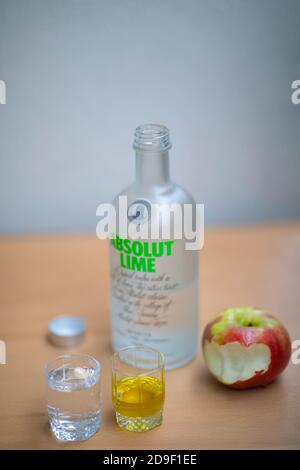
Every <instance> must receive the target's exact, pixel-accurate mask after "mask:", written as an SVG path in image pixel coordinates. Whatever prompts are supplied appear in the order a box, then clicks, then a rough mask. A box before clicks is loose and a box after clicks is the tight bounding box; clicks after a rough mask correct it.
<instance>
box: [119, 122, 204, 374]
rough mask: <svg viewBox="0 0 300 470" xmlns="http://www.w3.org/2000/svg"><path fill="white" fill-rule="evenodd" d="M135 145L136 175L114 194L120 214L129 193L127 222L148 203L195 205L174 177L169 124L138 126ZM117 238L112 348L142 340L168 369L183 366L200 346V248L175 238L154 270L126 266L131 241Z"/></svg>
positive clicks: (137, 214)
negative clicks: (161, 356) (188, 247)
mask: <svg viewBox="0 0 300 470" xmlns="http://www.w3.org/2000/svg"><path fill="white" fill-rule="evenodd" d="M133 147H134V149H135V151H136V177H135V181H134V182H133V183H132V184H131V185H130V186H128V187H127V188H126V189H124V190H123V191H121V192H120V193H119V194H118V195H117V196H116V198H115V200H114V205H115V208H116V212H117V214H118V211H119V210H120V206H119V196H126V197H127V201H128V207H127V216H128V220H129V221H128V223H130V220H134V219H139V217H141V216H142V209H143V205H148V204H149V203H152V204H153V203H154V204H167V205H171V204H172V203H178V204H180V205H183V204H192V205H193V207H194V206H195V202H194V200H193V198H192V197H191V196H190V195H189V194H188V192H187V191H185V190H184V189H183V188H181V187H180V186H178V185H177V184H175V183H174V182H172V181H171V179H170V173H169V149H170V148H171V143H170V138H169V130H168V129H167V128H166V127H165V126H161V125H157V124H146V125H142V126H139V127H138V128H137V129H136V131H135V137H134V145H133ZM130 209H132V210H133V214H132V211H131V212H130ZM134 211H135V213H134ZM135 222H136V220H135ZM163 223H164V219H163V218H162V224H163ZM117 241H118V243H119V245H118V244H117V243H116V240H112V243H111V246H110V262H111V321H112V342H113V349H114V351H117V350H119V349H121V348H123V347H126V346H130V345H137V344H143V345H147V346H150V347H153V348H155V349H158V350H160V351H161V352H163V353H164V355H165V359H166V368H167V369H174V368H177V367H180V366H183V365H184V364H186V363H188V362H190V361H191V360H192V359H193V358H194V357H195V355H196V354H197V347H198V337H199V319H198V316H199V315H198V314H199V298H198V289H199V279H198V265H199V256H198V251H194V250H186V248H185V240H184V239H179V240H178V239H176V240H174V241H172V242H171V244H172V246H169V255H168V253H167V248H168V247H166V246H165V247H164V248H165V251H164V253H163V255H162V256H159V257H157V258H155V260H154V262H155V269H154V270H153V269H150V271H152V272H149V271H148V272H143V270H142V269H140V270H139V271H138V270H136V269H135V267H134V266H131V265H130V263H129V265H128V262H127V259H128V260H129V261H130V255H126V254H125V252H126V251H127V253H128V252H130V250H131V248H130V244H132V242H126V243H125V250H124V240H122V239H121V240H117ZM152 242H153V240H148V243H147V244H148V247H150V249H151V246H152ZM126 247H127V248H126ZM120 248H121V250H120ZM122 250H123V253H122ZM124 251H125V252H124ZM156 251H158V249H157V250H156ZM156 254H157V253H156ZM158 254H160V253H158ZM146 261H148V260H146ZM139 268H141V267H139Z"/></svg>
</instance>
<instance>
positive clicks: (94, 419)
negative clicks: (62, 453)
mask: <svg viewBox="0 0 300 470" xmlns="http://www.w3.org/2000/svg"><path fill="white" fill-rule="evenodd" d="M49 418H50V419H49V423H50V428H51V430H52V432H53V434H54V436H55V437H56V439H58V440H59V441H65V442H66V441H86V440H87V439H89V438H90V437H92V436H93V435H94V434H96V433H97V432H98V431H99V429H100V426H101V419H100V415H99V414H96V415H92V416H88V417H84V418H83V417H81V418H80V419H78V418H77V419H74V417H70V416H59V417H57V416H52V417H51V416H49Z"/></svg>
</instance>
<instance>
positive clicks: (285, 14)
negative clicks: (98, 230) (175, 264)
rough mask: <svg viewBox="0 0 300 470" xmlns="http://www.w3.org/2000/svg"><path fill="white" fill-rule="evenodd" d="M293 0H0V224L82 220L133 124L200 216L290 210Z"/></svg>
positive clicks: (295, 113) (5, 229)
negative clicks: (158, 136)
mask: <svg viewBox="0 0 300 470" xmlns="http://www.w3.org/2000/svg"><path fill="white" fill-rule="evenodd" d="M299 46H300V1H297V0H287V1H285V0H282V1H278V0H252V1H246V0H243V1H242V0H240V1H239V0H227V1H225V0H202V1H201V0H151V1H146V0H107V1H102V0H60V1H58V0H48V1H46V0H39V1H38V0H26V1H23V0H0V79H2V80H5V82H6V85H7V104H6V105H1V106H0V159H1V168H0V213H1V217H0V230H1V232H2V233H10V232H31V231H48V230H49V231H56V230H66V231H68V230H72V231H74V230H93V229H94V228H95V225H96V217H95V208H96V206H97V204H98V203H100V202H103V201H110V200H111V199H112V198H113V196H114V194H115V193H116V192H118V191H119V190H120V189H121V188H122V187H123V186H124V185H126V184H127V183H128V182H130V181H131V180H132V178H133V172H134V158H133V151H132V149H131V144H132V134H133V130H134V128H135V127H136V125H138V124H140V123H144V122H160V123H165V124H166V125H167V126H168V127H169V128H170V129H171V131H172V140H173V145H174V148H173V150H172V157H171V164H172V175H173V178H174V179H175V180H177V181H178V182H180V183H181V184H182V185H184V186H186V187H187V188H189V189H190V191H191V192H192V193H193V194H194V195H195V196H196V198H197V200H198V201H199V202H204V203H205V208H206V222H210V223H224V222H225V223H226V222H253V221H262V220H269V219H280V218H289V217H292V218H295V217H299V216H300V155H299V149H300V129H299V123H300V106H295V105H293V104H292V103H291V99H290V96H291V83H292V81H293V80H296V79H300V55H299V50H300V48H299Z"/></svg>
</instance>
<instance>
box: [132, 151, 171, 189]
mask: <svg viewBox="0 0 300 470" xmlns="http://www.w3.org/2000/svg"><path fill="white" fill-rule="evenodd" d="M135 168H136V182H137V183H139V184H143V185H152V184H153V185H156V186H163V185H165V184H167V183H168V182H169V181H170V169H169V151H168V150H142V149H136V154H135Z"/></svg>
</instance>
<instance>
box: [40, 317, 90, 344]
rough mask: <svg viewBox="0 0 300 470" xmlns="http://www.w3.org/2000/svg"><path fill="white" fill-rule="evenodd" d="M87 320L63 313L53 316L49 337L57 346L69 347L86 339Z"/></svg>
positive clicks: (49, 327)
mask: <svg viewBox="0 0 300 470" xmlns="http://www.w3.org/2000/svg"><path fill="white" fill-rule="evenodd" d="M85 329H86V326H85V321H84V320H83V319H82V318H80V317H76V316H74V315H61V316H59V317H55V318H53V320H51V322H50V323H49V325H48V339H49V341H50V342H51V343H52V344H54V345H55V346H60V347H69V346H75V345H76V344H79V343H81V342H82V341H83V339H84V334H85Z"/></svg>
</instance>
